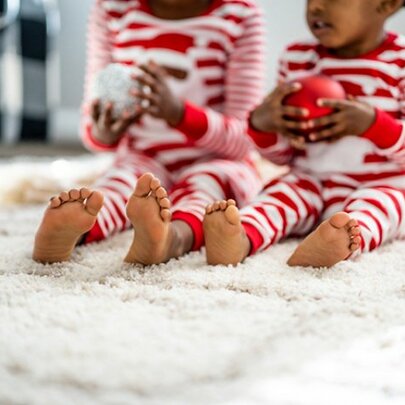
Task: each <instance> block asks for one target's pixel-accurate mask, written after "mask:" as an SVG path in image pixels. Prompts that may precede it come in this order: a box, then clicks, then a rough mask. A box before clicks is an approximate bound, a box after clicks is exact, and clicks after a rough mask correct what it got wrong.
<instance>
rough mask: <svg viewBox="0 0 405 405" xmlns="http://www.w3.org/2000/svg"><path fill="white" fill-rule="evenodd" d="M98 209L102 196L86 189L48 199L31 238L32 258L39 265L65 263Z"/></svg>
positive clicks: (93, 220) (94, 219)
mask: <svg viewBox="0 0 405 405" xmlns="http://www.w3.org/2000/svg"><path fill="white" fill-rule="evenodd" d="M102 206H103V195H102V194H101V193H100V192H98V191H91V190H89V189H87V188H82V189H80V190H78V189H72V190H69V191H64V192H62V193H60V194H59V195H58V196H55V197H53V198H51V200H50V202H49V206H48V207H47V209H46V210H45V213H44V216H43V218H42V221H41V224H40V226H39V228H38V231H37V233H36V235H35V243H34V251H33V254H32V258H33V259H34V260H35V261H38V262H41V263H55V262H63V261H66V260H68V259H69V257H70V255H71V253H72V251H73V249H74V247H75V246H76V244H77V242H78V241H79V239H80V237H81V236H82V235H83V234H85V233H86V232H88V231H89V230H90V229H91V228H92V227H93V226H94V224H95V222H96V219H97V214H98V213H99V211H100V209H101V207H102Z"/></svg>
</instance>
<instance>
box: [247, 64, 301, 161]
mask: <svg viewBox="0 0 405 405" xmlns="http://www.w3.org/2000/svg"><path fill="white" fill-rule="evenodd" d="M278 76H279V77H278V83H279V85H278V86H277V87H276V89H275V90H274V91H273V92H272V93H271V94H269V95H268V96H267V97H266V98H265V99H264V101H263V102H262V104H260V105H259V106H258V107H256V108H255V109H254V110H253V111H252V113H251V115H250V120H249V131H248V133H249V136H250V137H251V139H252V140H253V142H254V143H255V145H256V148H257V149H258V151H259V152H260V154H261V155H262V156H264V157H265V158H266V159H268V160H270V161H271V162H273V163H275V164H277V165H285V164H289V163H290V162H291V160H292V158H293V157H294V154H295V151H296V149H304V148H305V139H304V138H303V137H300V136H298V135H296V134H294V133H293V131H294V130H305V129H307V126H306V124H305V123H304V122H297V121H295V120H291V119H288V118H287V116H289V117H297V118H299V117H304V116H305V115H307V114H308V111H307V110H305V109H301V108H296V107H290V106H284V105H283V99H284V98H285V97H286V96H287V95H288V94H290V93H292V92H294V91H298V90H299V89H300V85H299V84H297V83H286V82H288V69H287V63H286V62H285V61H284V56H283V57H282V58H281V61H280V63H279V71H278Z"/></svg>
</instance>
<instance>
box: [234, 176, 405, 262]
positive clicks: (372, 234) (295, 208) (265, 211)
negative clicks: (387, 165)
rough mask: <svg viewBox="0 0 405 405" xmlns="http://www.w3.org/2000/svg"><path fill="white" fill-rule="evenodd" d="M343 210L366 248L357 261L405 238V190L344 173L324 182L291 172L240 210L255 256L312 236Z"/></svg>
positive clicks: (358, 252)
mask: <svg viewBox="0 0 405 405" xmlns="http://www.w3.org/2000/svg"><path fill="white" fill-rule="evenodd" d="M387 184H389V181H387ZM339 211H345V212H347V213H348V214H350V216H351V217H352V218H354V219H356V220H357V221H358V223H359V225H360V230H361V237H362V242H361V248H360V249H359V250H358V251H357V252H355V254H353V255H352V257H355V256H357V255H358V254H360V253H361V252H369V251H371V250H373V249H375V248H377V247H378V246H380V245H381V244H383V243H386V242H389V241H392V240H394V239H399V238H404V237H405V220H404V214H405V185H404V187H403V188H397V187H393V186H389V185H384V183H378V184H377V183H376V182H373V183H361V182H359V181H356V180H354V179H353V178H351V177H349V176H346V175H344V174H336V175H335V176H332V177H331V178H330V179H328V180H319V179H316V178H315V177H313V176H309V175H305V174H301V173H300V174H297V173H294V172H291V173H289V174H287V175H285V176H282V177H280V178H278V179H276V180H273V181H271V182H269V183H268V184H267V185H266V186H265V187H264V189H263V190H262V192H261V193H260V194H258V196H257V197H256V198H254V199H253V201H252V202H251V203H250V204H249V205H248V206H245V207H243V208H242V209H241V219H242V224H243V226H244V228H245V230H246V233H247V235H248V237H249V239H250V241H251V246H252V249H251V252H250V254H253V253H255V252H256V251H261V250H264V249H266V248H268V247H269V246H271V245H273V244H274V243H276V242H278V241H279V240H281V239H283V238H286V237H288V236H304V235H307V234H308V233H309V232H311V231H312V230H313V229H314V227H315V226H316V225H317V224H318V223H319V222H320V221H322V220H324V219H326V218H329V217H330V216H331V215H333V214H334V213H336V212H339Z"/></svg>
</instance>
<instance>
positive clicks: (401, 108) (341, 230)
mask: <svg viewBox="0 0 405 405" xmlns="http://www.w3.org/2000/svg"><path fill="white" fill-rule="evenodd" d="M403 6H404V0H390V1H386V0H367V1H366V0H335V1H330V0H307V23H308V25H309V28H310V30H311V32H312V34H313V35H314V36H315V38H316V40H315V41H311V42H300V43H295V44H293V45H291V46H289V47H288V48H287V50H286V52H285V53H284V56H283V57H282V60H281V64H280V71H279V79H280V84H279V86H278V87H277V88H276V89H275V90H274V91H273V92H272V93H271V94H270V95H269V96H267V98H266V99H265V100H264V101H263V102H262V104H261V105H259V106H258V107H257V108H256V109H255V110H254V111H253V112H252V114H251V118H250V136H251V138H252V139H253V141H254V142H255V144H256V145H257V147H258V149H259V150H260V152H261V153H262V155H263V156H264V157H266V158H268V159H269V160H270V161H272V162H274V163H276V164H281V165H289V166H290V168H291V170H290V171H289V173H288V174H286V175H284V176H282V177H280V178H278V179H275V180H272V181H271V182H270V183H268V184H267V185H266V186H265V188H264V190H263V191H262V193H261V194H260V195H259V196H258V197H257V198H256V199H255V200H254V201H253V202H252V203H251V204H249V205H248V206H246V207H244V208H242V209H241V210H240V211H238V209H237V208H236V206H235V204H234V202H233V201H221V202H216V203H214V204H211V205H209V206H208V207H207V210H206V212H207V213H206V216H205V219H204V230H205V240H206V249H207V258H208V261H209V263H211V264H237V263H239V262H241V261H243V260H244V259H245V258H246V257H247V256H248V255H252V254H253V253H255V252H257V251H262V250H264V249H266V248H268V247H269V246H271V245H273V244H274V243H276V242H278V241H279V240H281V239H283V238H285V237H288V236H293V235H294V236H304V235H308V236H307V237H306V238H305V239H304V240H303V241H302V242H301V243H300V245H299V246H298V248H297V249H296V250H295V252H294V253H293V254H292V256H291V257H290V258H289V260H288V264H289V265H291V266H315V267H324V266H325V267H330V266H333V265H334V264H336V263H338V262H340V261H342V260H345V259H348V258H354V257H356V256H358V255H359V254H360V253H362V252H368V251H371V250H373V249H375V248H377V247H378V246H380V245H381V244H383V243H387V242H389V241H392V240H394V239H399V238H401V237H404V236H405V222H404V221H405V220H404V217H405V126H404V119H405V118H404V117H405V37H404V36H401V35H399V34H397V33H393V32H386V31H385V29H384V26H385V23H386V21H387V19H388V18H389V17H390V16H392V15H393V14H395V13H396V12H398V11H399V10H400V9H401V7H403ZM314 75H322V76H327V77H329V78H331V79H333V80H335V81H337V82H339V83H340V84H341V86H342V87H343V88H344V90H345V92H346V98H345V99H322V98H320V99H318V101H317V104H318V105H317V106H314V108H315V109H316V107H319V108H325V107H328V108H330V109H331V113H329V114H328V115H326V116H323V117H320V118H313V119H311V111H309V110H308V109H305V108H300V107H299V106H292V105H288V99H289V97H292V96H293V95H294V96H297V95H298V94H299V92H300V91H303V90H305V89H304V88H303V85H302V84H300V83H299V81H300V79H301V78H303V77H309V76H314ZM319 91H321V89H319ZM321 221H322V222H321ZM319 222H321V223H320V224H319ZM317 225H318V226H317ZM316 226H317V227H316Z"/></svg>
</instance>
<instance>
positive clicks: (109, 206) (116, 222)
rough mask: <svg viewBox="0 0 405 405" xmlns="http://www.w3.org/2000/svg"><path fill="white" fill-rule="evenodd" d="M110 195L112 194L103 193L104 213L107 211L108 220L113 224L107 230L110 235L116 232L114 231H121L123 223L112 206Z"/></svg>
mask: <svg viewBox="0 0 405 405" xmlns="http://www.w3.org/2000/svg"><path fill="white" fill-rule="evenodd" d="M112 195H113V193H111V192H109V193H106V192H105V193H104V208H105V210H106V211H108V213H109V215H110V218H111V220H112V222H114V225H112V227H111V228H110V229H109V231H110V233H113V232H116V231H121V230H122V229H123V227H124V223H123V222H122V220H121V218H120V216H119V215H118V212H117V210H116V208H115V207H114V205H113V204H112V200H113V198H112Z"/></svg>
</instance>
